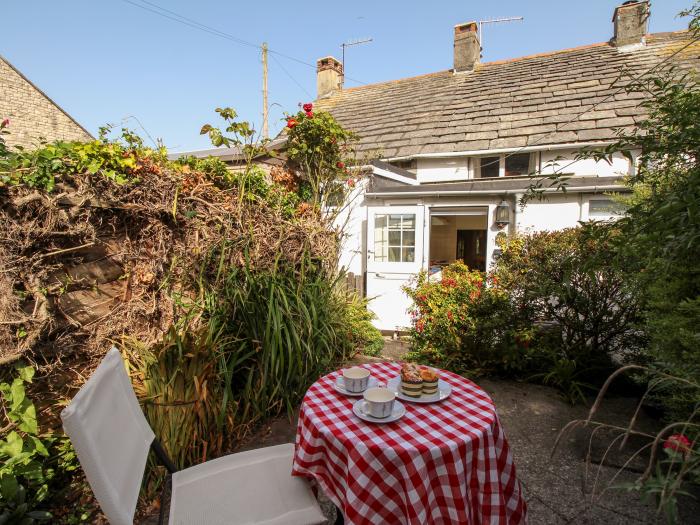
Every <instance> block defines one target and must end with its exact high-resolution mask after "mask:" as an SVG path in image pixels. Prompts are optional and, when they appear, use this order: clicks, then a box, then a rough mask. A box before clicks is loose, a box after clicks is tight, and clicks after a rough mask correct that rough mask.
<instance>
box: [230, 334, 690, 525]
mask: <svg viewBox="0 0 700 525" xmlns="http://www.w3.org/2000/svg"><path fill="white" fill-rule="evenodd" d="M406 351H407V346H406V345H405V343H404V342H402V341H392V340H388V341H387V345H386V346H385V349H384V351H383V352H382V358H380V359H376V358H367V357H365V356H358V357H356V358H355V359H353V360H352V361H350V363H352V364H356V363H361V362H373V361H381V360H385V359H388V360H395V359H400V357H401V355H403V353H405V352H406ZM477 383H479V385H480V386H482V387H483V388H484V389H485V390H486V391H487V392H488V393H489V394H490V395H491V397H492V398H493V400H494V402H495V403H496V407H497V409H498V414H499V417H500V419H501V422H502V424H503V427H504V429H505V432H506V436H507V438H508V442H509V444H510V447H511V452H512V453H513V457H514V459H515V464H516V468H517V470H518V477H519V479H520V481H521V483H522V485H523V489H524V492H525V496H526V499H527V502H528V507H529V510H528V518H529V519H528V521H529V523H531V524H532V525H550V524H551V525H555V524H556V525H559V524H566V523H572V524H603V523H605V524H640V523H642V524H652V523H663V520H661V519H660V518H659V517H657V515H656V512H655V509H654V508H653V507H652V506H649V505H645V504H644V503H642V502H641V500H640V498H639V496H638V495H637V494H636V493H628V492H625V491H624V490H607V491H605V492H604V493H603V494H602V496H600V497H598V498H591V495H590V488H591V487H592V486H593V484H594V481H595V478H596V475H598V479H597V485H596V486H597V487H598V488H597V489H596V494H600V492H601V490H602V488H604V487H605V486H606V485H607V484H608V483H609V481H610V480H611V479H612V477H613V476H615V474H616V473H618V471H619V468H618V467H619V466H621V465H622V464H624V462H625V460H626V459H627V456H626V455H625V454H628V453H627V452H622V453H620V452H614V453H612V454H608V456H607V457H606V461H605V464H606V466H603V467H600V471H599V469H598V466H597V464H593V465H592V466H591V468H590V470H589V472H588V477H587V478H586V462H585V458H586V454H587V453H588V447H589V439H588V438H589V436H590V430H587V429H578V430H577V431H575V432H573V433H571V434H569V435H568V436H567V437H566V438H565V439H563V440H562V441H561V443H560V445H559V447H558V449H557V451H556V453H555V454H554V455H553V456H552V455H551V452H552V447H553V446H554V443H555V440H556V437H557V435H558V433H559V431H560V430H561V429H562V428H563V427H564V426H565V425H566V424H567V423H568V422H569V421H571V420H573V419H577V418H585V417H586V416H587V414H588V407H585V406H575V407H572V406H570V405H568V404H567V403H566V402H565V401H563V400H562V399H561V397H560V396H559V394H558V393H557V391H556V390H554V389H552V388H549V387H545V386H540V385H532V384H527V383H518V382H514V381H505V380H494V379H483V380H479V381H477ZM635 402H636V400H635V399H631V398H619V397H617V398H610V399H608V400H607V401H606V402H604V403H603V405H602V407H601V410H600V412H599V414H598V417H597V418H596V419H597V420H599V421H604V422H608V423H615V424H618V425H622V426H624V425H625V423H626V422H627V421H628V419H629V417H630V415H631V414H632V412H633V411H634V407H635ZM296 419H297V415H296V414H294V417H293V419H292V420H291V421H290V420H288V419H287V418H280V419H276V420H274V421H271V422H269V423H268V424H266V425H264V426H263V427H262V428H261V429H260V430H259V431H258V432H257V433H255V434H254V435H253V436H251V437H250V438H249V439H248V440H246V442H245V444H244V445H243V446H242V447H241V448H239V450H250V449H254V448H259V447H264V446H270V445H277V444H280V443H292V442H294V438H295V435H296ZM637 428H641V429H643V430H653V429H654V428H656V424H655V423H654V422H653V421H651V420H650V419H649V418H645V417H641V418H640V421H639V424H638V425H637ZM598 437H600V438H609V436H597V437H596V440H595V441H594V446H593V447H592V450H591V458H592V459H593V460H594V461H599V460H600V458H602V457H603V455H604V453H605V447H606V446H607V443H609V439H607V440H606V439H598ZM607 465H609V466H607ZM643 466H644V464H643V462H642V461H638V462H633V463H632V464H631V468H632V470H624V471H622V472H621V473H620V474H619V475H618V477H617V478H616V480H615V484H622V483H628V482H632V481H634V480H635V479H636V478H637V477H638V476H639V475H640V470H641V469H642V468H643ZM586 479H587V480H588V481H587V482H586ZM320 500H321V504H322V507H323V509H324V512H325V513H326V515H327V516H328V518H329V523H333V520H334V519H335V509H334V507H333V505H332V504H331V503H330V502H329V501H328V500H327V499H326V498H325V497H321V498H320ZM680 511H681V516H682V518H681V521H680V523H684V524H690V523H698V520H697V516H698V515H700V504H699V503H698V501H697V500H686V501H683V503H682V504H681V505H680Z"/></svg>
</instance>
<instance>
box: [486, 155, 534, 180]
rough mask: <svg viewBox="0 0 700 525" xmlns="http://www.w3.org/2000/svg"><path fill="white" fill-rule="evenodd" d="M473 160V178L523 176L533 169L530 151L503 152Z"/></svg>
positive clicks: (532, 156) (532, 157)
mask: <svg viewBox="0 0 700 525" xmlns="http://www.w3.org/2000/svg"><path fill="white" fill-rule="evenodd" d="M475 160H476V162H475V164H473V166H474V168H475V169H474V177H475V178H481V179H495V178H497V177H524V176H527V175H529V174H530V173H533V172H534V171H535V164H534V160H535V156H534V155H532V154H531V153H515V154H513V153H503V154H501V155H498V156H496V155H493V156H489V157H477V158H476V159H475Z"/></svg>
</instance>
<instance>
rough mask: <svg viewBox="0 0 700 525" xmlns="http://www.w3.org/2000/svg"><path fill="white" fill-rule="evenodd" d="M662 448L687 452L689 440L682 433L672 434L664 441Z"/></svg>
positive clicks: (688, 450)
mask: <svg viewBox="0 0 700 525" xmlns="http://www.w3.org/2000/svg"><path fill="white" fill-rule="evenodd" d="M664 448H665V449H671V450H673V451H674V452H683V453H685V454H687V453H688V452H690V440H689V439H688V438H687V437H685V436H684V435H683V434H673V435H671V436H669V437H668V439H667V440H666V441H665V442H664Z"/></svg>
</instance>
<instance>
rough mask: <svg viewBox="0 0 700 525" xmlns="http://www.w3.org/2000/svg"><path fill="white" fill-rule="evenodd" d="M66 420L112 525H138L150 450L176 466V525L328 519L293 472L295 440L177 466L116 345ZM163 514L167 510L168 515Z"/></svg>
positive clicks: (279, 524)
mask: <svg viewBox="0 0 700 525" xmlns="http://www.w3.org/2000/svg"><path fill="white" fill-rule="evenodd" d="M61 419H62V420H63V428H64V430H65V432H66V434H67V435H68V437H69V438H70V440H71V442H72V443H73V446H74V447H75V451H76V453H77V455H78V459H79V461H80V464H81V466H82V467H83V470H84V471H85V476H86V477H87V480H88V482H89V483H90V486H91V487H92V490H93V492H94V493H95V497H96V498H97V500H98V502H99V503H100V506H101V508H102V511H103V512H104V514H105V515H106V516H107V518H108V519H109V521H110V523H111V524H112V525H131V524H132V523H133V520H134V513H135V512H136V503H137V500H138V495H139V491H140V488H141V483H142V479H143V472H144V468H145V466H146V459H147V456H148V452H149V449H152V450H153V451H154V453H155V454H156V456H157V457H158V459H159V460H160V461H161V462H162V463H163V464H164V465H165V467H166V468H167V469H168V471H169V477H170V480H169V481H170V483H169V484H170V485H171V486H172V489H171V497H170V510H169V523H170V525H175V524H177V525H198V524H202V525H204V524H207V525H218V524H221V525H224V524H225V525H232V524H241V525H242V524H246V525H248V524H254V523H256V524H265V525H291V524H299V525H312V524H319V523H323V522H325V518H324V516H323V514H322V513H321V509H320V508H319V506H318V502H317V501H316V499H315V497H314V495H313V493H312V492H311V489H310V488H309V486H308V485H307V484H306V483H305V481H304V480H302V479H300V478H296V477H292V475H291V467H292V456H293V453H294V445H292V444H286V445H278V446H274V447H267V448H262V449H258V450H252V451H250V452H241V453H238V454H232V455H229V456H224V457H221V458H219V459H215V460H212V461H207V462H206V463H202V464H200V465H196V466H194V467H190V468H186V469H184V470H180V471H177V469H176V468H175V466H174V465H173V463H172V461H171V460H170V459H169V458H168V457H167V455H166V453H165V451H164V450H163V447H162V446H161V445H160V443H159V442H158V441H157V440H156V439H155V436H154V434H153V431H152V430H151V428H150V426H149V425H148V422H147V421H146V418H145V416H144V415H143V412H142V411H141V407H140V406H139V404H138V401H137V399H136V395H135V394H134V391H133V389H132V387H131V381H130V380H129V376H128V375H127V373H126V370H125V368H124V362H123V361H122V358H121V355H120V354H119V352H118V351H117V349H116V348H112V349H111V350H110V351H109V353H108V354H107V355H106V356H105V358H104V359H103V360H102V363H100V366H98V367H97V370H95V372H94V373H93V374H92V376H91V377H90V379H89V380H88V381H87V382H86V383H85V385H83V387H82V388H81V389H80V391H79V392H78V393H77V395H76V396H75V397H74V398H73V400H72V401H71V403H70V405H69V406H68V407H67V408H65V409H64V410H63V411H62V412H61ZM167 485H168V483H166V486H167ZM163 512H164V509H163V508H161V521H162V519H163Z"/></svg>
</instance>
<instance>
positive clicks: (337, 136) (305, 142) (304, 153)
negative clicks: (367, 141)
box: [286, 103, 357, 209]
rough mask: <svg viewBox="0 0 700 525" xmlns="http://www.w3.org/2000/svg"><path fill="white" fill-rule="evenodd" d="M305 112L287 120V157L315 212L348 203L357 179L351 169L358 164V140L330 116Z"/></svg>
mask: <svg viewBox="0 0 700 525" xmlns="http://www.w3.org/2000/svg"><path fill="white" fill-rule="evenodd" d="M301 109H302V111H299V112H297V113H296V114H295V115H289V116H287V117H286V121H287V136H288V142H287V156H288V158H289V160H290V161H291V162H292V163H293V164H294V165H295V167H296V169H297V171H298V172H299V173H300V175H301V179H302V185H301V186H302V189H303V188H304V187H305V188H307V195H306V197H307V198H306V199H305V200H307V201H308V202H309V203H310V204H311V206H312V207H314V208H315V209H323V208H327V207H328V206H333V205H337V204H338V203H342V202H344V199H345V197H346V195H347V193H348V192H349V191H350V190H351V189H352V188H353V187H354V186H355V184H356V182H357V176H356V175H354V174H353V173H352V172H351V171H350V169H349V168H348V167H347V166H349V165H352V164H354V143H355V141H356V140H357V138H356V136H355V135H354V134H353V133H352V132H350V131H347V130H345V129H343V127H342V126H341V125H340V124H338V122H336V120H335V119H334V118H333V116H332V115H331V114H330V113H327V112H325V111H318V112H314V111H313V104H311V103H306V104H304V105H303V106H302V108H301Z"/></svg>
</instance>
